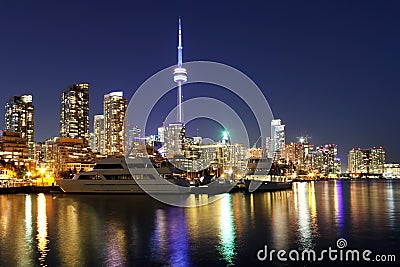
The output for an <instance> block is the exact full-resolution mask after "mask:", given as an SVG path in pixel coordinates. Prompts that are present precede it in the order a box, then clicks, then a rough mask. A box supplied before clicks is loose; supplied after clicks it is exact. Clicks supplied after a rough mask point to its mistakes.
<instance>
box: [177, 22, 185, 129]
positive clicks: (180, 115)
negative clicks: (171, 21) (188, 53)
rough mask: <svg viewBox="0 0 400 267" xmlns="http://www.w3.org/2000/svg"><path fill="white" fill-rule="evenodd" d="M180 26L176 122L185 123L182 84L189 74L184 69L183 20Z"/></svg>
mask: <svg viewBox="0 0 400 267" xmlns="http://www.w3.org/2000/svg"><path fill="white" fill-rule="evenodd" d="M178 23H179V26H178V66H177V67H176V68H175V69H174V82H176V83H177V84H178V94H177V107H178V108H177V114H176V122H177V123H182V124H184V122H183V106H182V100H183V96H182V84H183V83H184V82H186V81H187V72H186V69H185V68H183V67H182V50H183V46H182V26H181V18H179V22H178Z"/></svg>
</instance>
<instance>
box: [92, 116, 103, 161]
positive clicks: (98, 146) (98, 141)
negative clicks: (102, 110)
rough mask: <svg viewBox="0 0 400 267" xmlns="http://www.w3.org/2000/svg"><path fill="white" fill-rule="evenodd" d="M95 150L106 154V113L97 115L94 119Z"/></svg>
mask: <svg viewBox="0 0 400 267" xmlns="http://www.w3.org/2000/svg"><path fill="white" fill-rule="evenodd" d="M93 132H94V140H93V148H92V150H93V152H95V153H100V154H101V155H104V115H102V114H101V115H95V116H94V120H93Z"/></svg>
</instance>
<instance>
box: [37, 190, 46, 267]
mask: <svg viewBox="0 0 400 267" xmlns="http://www.w3.org/2000/svg"><path fill="white" fill-rule="evenodd" d="M36 239H37V248H38V251H39V264H40V266H47V264H46V257H47V252H48V248H47V244H48V243H49V240H48V238H47V215H46V197H45V195H44V194H39V195H38V198H37V235H36Z"/></svg>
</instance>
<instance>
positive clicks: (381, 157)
mask: <svg viewBox="0 0 400 267" xmlns="http://www.w3.org/2000/svg"><path fill="white" fill-rule="evenodd" d="M385 155H386V154H385V151H384V150H383V148H382V147H373V148H371V149H360V148H358V149H354V148H353V149H352V150H350V151H349V154H348V157H347V160H348V172H349V173H350V174H355V175H356V174H382V173H384V171H385V170H384V165H385V160H386V156H385Z"/></svg>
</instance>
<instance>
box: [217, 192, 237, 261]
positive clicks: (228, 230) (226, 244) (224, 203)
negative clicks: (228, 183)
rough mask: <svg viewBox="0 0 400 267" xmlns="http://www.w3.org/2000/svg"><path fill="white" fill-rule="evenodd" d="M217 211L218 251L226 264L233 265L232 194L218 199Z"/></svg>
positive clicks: (234, 248)
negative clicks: (218, 209)
mask: <svg viewBox="0 0 400 267" xmlns="http://www.w3.org/2000/svg"><path fill="white" fill-rule="evenodd" d="M219 204H220V211H219V213H220V214H219V215H220V217H219V225H220V230H219V231H220V232H219V242H220V244H219V246H218V251H219V253H220V255H221V256H222V257H223V259H224V260H225V261H226V262H227V265H228V266H230V265H233V264H234V260H235V257H236V245H235V238H236V234H235V224H234V219H233V212H232V195H231V194H229V195H226V196H225V197H223V198H222V199H221V200H220V203H219Z"/></svg>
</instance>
